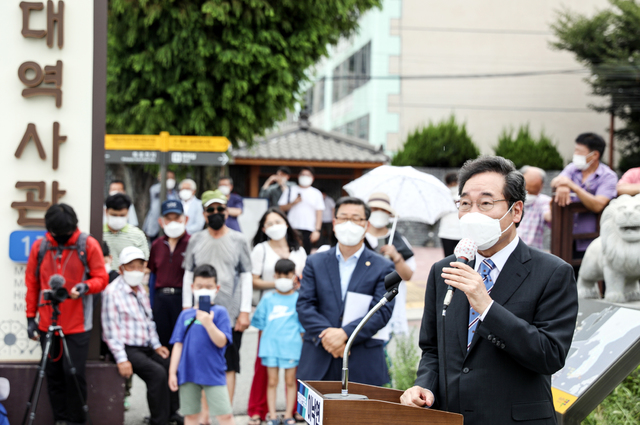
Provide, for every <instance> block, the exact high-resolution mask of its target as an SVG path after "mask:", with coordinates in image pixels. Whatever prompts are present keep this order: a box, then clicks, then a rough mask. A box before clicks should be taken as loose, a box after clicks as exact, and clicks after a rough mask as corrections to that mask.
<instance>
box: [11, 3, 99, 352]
mask: <svg viewBox="0 0 640 425" xmlns="http://www.w3.org/2000/svg"><path fill="white" fill-rule="evenodd" d="M106 22H107V0H64V1H62V0H53V1H52V0H49V1H46V0H44V1H30V2H26V1H19V0H2V1H0V40H2V42H1V43H0V128H1V129H2V133H1V134H2V136H1V137H2V139H1V144H2V151H1V152H0V170H2V181H1V183H0V220H1V222H2V225H1V226H0V294H2V295H1V296H0V361H11V360H29V359H37V358H39V356H40V349H39V345H38V344H37V343H34V342H33V341H30V340H29V339H28V338H27V333H26V315H25V294H26V287H25V283H24V274H25V268H26V260H27V257H28V254H29V249H30V247H31V245H32V244H33V243H34V242H35V241H36V240H37V239H38V238H40V237H42V236H43V235H44V233H45V228H44V213H45V211H46V209H47V208H48V207H49V206H50V205H51V204H53V203H66V204H69V205H71V206H72V207H73V208H74V210H75V211H76V214H77V215H78V220H79V223H78V226H79V228H80V229H81V230H82V231H84V232H91V233H92V234H93V235H94V236H96V237H98V238H101V221H102V216H101V206H102V196H103V184H104V182H103V180H104V161H103V160H104V150H103V149H104V134H105V107H106V100H105V98H106V26H107V24H106Z"/></svg>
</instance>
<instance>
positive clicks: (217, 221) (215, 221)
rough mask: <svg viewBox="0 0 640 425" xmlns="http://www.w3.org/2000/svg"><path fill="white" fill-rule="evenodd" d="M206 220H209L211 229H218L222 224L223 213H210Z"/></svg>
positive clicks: (223, 219)
mask: <svg viewBox="0 0 640 425" xmlns="http://www.w3.org/2000/svg"><path fill="white" fill-rule="evenodd" d="M207 221H208V222H209V227H211V228H212V229H213V230H220V229H221V228H222V226H224V221H225V218H224V214H210V215H209V217H207Z"/></svg>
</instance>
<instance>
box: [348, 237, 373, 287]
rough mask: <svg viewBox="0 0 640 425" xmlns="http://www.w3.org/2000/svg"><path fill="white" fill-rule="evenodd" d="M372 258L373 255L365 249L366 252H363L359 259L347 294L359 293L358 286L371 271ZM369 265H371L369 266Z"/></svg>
mask: <svg viewBox="0 0 640 425" xmlns="http://www.w3.org/2000/svg"><path fill="white" fill-rule="evenodd" d="M370 257H371V253H370V252H369V250H368V249H367V248H366V247H365V249H364V251H362V254H361V255H360V258H358V262H357V263H356V268H355V270H354V271H353V274H352V275H351V280H350V281H349V285H348V286H347V292H349V291H351V292H357V291H356V289H357V288H358V285H359V284H360V282H361V281H362V278H363V277H364V276H365V275H366V274H367V271H368V270H369V269H370V266H371V261H369V260H370V259H371V258H370ZM367 263H369V264H368V265H367Z"/></svg>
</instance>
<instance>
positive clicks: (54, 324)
mask: <svg viewBox="0 0 640 425" xmlns="http://www.w3.org/2000/svg"><path fill="white" fill-rule="evenodd" d="M51 307H52V308H53V313H52V315H51V325H50V326H49V329H48V330H47V335H46V337H45V338H46V340H45V345H44V349H43V350H42V359H41V360H40V367H39V368H38V373H37V374H36V380H35V382H34V383H33V387H31V395H30V396H29V401H27V409H26V410H25V412H24V418H23V419H22V425H33V422H34V420H35V419H36V409H37V408H38V399H39V398H40V390H41V389H42V381H43V379H44V377H45V370H46V368H47V359H48V358H49V354H50V353H51V346H52V343H53V336H54V335H55V333H56V332H57V333H58V335H60V340H61V341H62V355H63V356H64V357H65V358H66V360H67V361H68V362H69V369H70V371H71V375H73V381H74V382H75V386H76V389H77V390H78V395H79V396H80V401H81V402H82V410H83V411H84V412H85V414H86V416H87V422H88V423H91V419H90V418H89V406H88V405H87V402H86V401H85V399H84V397H83V395H82V391H81V390H80V383H79V382H78V377H77V376H76V367H75V365H74V364H73V361H72V360H71V356H70V355H69V347H68V346H67V340H66V339H65V336H64V332H63V331H62V327H60V326H58V316H59V315H60V309H59V308H58V303H53V302H52V303H51ZM61 357H62V356H61ZM59 361H64V359H63V358H61V359H60V360H59Z"/></svg>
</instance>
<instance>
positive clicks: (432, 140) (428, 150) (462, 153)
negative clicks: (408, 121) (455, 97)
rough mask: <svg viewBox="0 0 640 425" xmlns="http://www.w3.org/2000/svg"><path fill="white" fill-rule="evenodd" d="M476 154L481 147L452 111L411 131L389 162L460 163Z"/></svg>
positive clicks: (401, 163) (441, 164)
mask: <svg viewBox="0 0 640 425" xmlns="http://www.w3.org/2000/svg"><path fill="white" fill-rule="evenodd" d="M478 155H480V151H479V150H478V147H477V146H476V145H475V143H473V140H471V137H469V135H468V134H467V128H466V124H458V123H456V120H455V117H454V116H453V115H452V116H451V117H450V118H449V119H448V120H446V121H441V122H439V123H437V124H434V123H432V122H429V126H427V127H423V128H421V129H417V130H416V131H414V132H413V133H412V134H410V135H409V136H408V137H407V141H406V143H405V144H404V147H403V148H402V150H401V151H398V153H397V154H396V155H395V157H394V158H393V160H392V161H391V163H392V164H393V165H413V166H418V167H460V166H462V164H464V162H465V161H466V160H468V159H474V158H476V157H477V156H478Z"/></svg>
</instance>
